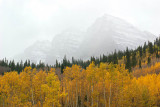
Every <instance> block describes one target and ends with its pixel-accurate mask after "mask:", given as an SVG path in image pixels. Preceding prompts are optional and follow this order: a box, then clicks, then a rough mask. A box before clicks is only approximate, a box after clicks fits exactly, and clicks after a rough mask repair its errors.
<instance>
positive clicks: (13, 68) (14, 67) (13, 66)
mask: <svg viewBox="0 0 160 107" xmlns="http://www.w3.org/2000/svg"><path fill="white" fill-rule="evenodd" d="M15 69H16V65H15V62H14V60H13V61H12V62H11V71H14V70H15Z"/></svg>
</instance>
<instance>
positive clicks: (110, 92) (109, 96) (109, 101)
mask: <svg viewBox="0 0 160 107" xmlns="http://www.w3.org/2000/svg"><path fill="white" fill-rule="evenodd" d="M110 105H111V83H110V95H109V107H110Z"/></svg>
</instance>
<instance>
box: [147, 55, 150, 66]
mask: <svg viewBox="0 0 160 107" xmlns="http://www.w3.org/2000/svg"><path fill="white" fill-rule="evenodd" d="M150 63H151V58H150V56H149V57H148V63H147V64H148V65H149V64H150Z"/></svg>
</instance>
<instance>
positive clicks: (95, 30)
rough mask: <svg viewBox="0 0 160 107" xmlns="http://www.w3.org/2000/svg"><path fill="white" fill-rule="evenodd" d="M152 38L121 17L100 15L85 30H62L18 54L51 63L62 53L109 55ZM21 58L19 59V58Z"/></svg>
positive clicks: (70, 54)
mask: <svg viewBox="0 0 160 107" xmlns="http://www.w3.org/2000/svg"><path fill="white" fill-rule="evenodd" d="M155 38H156V36H154V35H153V34H151V33H148V32H143V31H140V30H139V29H137V28H136V27H134V26H133V25H131V24H130V23H128V22H126V21H124V20H123V19H120V18H117V17H113V16H110V15H104V16H103V17H100V18H98V19H97V20H96V21H95V23H94V24H93V25H92V26H90V27H89V28H88V29H87V30H86V32H80V31H66V32H63V33H61V34H59V35H56V36H55V37H54V38H53V40H52V42H49V41H41V42H37V43H35V44H34V45H33V46H30V47H29V48H27V49H26V50H25V52H24V53H23V54H22V55H21V56H22V58H23V59H26V58H27V59H30V60H32V61H34V62H37V61H38V60H42V61H44V62H45V63H49V64H54V63H55V60H56V59H58V60H59V61H61V60H62V59H63V57H64V55H66V56H67V58H69V59H71V57H72V56H73V57H75V58H81V59H84V60H85V59H87V58H89V57H90V56H99V55H100V54H109V53H111V52H113V51H114V50H115V49H116V50H124V49H126V47H128V48H130V49H134V48H136V47H137V46H139V45H143V44H144V42H145V41H146V42H147V41H148V40H149V41H153V40H154V39H155ZM22 58H21V59H22Z"/></svg>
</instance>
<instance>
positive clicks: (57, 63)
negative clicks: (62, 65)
mask: <svg viewBox="0 0 160 107" xmlns="http://www.w3.org/2000/svg"><path fill="white" fill-rule="evenodd" d="M56 68H58V61H57V59H56Z"/></svg>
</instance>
